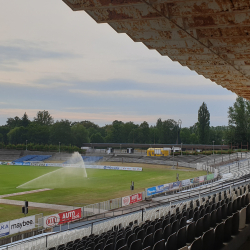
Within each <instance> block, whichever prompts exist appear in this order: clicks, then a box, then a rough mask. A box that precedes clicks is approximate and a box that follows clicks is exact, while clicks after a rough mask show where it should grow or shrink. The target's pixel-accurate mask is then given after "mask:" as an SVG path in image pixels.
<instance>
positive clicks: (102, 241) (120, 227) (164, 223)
mask: <svg viewBox="0 0 250 250" xmlns="http://www.w3.org/2000/svg"><path fill="white" fill-rule="evenodd" d="M249 190H250V185H248V184H247V185H245V186H240V187H236V188H234V189H232V190H229V189H228V190H225V191H221V192H218V193H215V194H213V195H211V196H207V197H202V198H199V199H196V200H191V201H190V200H189V201H185V202H182V203H180V204H175V205H171V206H169V205H168V206H161V207H156V208H153V209H149V210H147V211H146V212H144V216H143V217H144V219H142V216H141V215H142V212H141V211H138V212H135V213H132V214H130V215H127V216H121V217H117V218H114V219H111V220H107V221H105V222H102V223H98V224H96V225H94V226H93V227H86V228H81V229H75V230H71V231H66V232H62V233H58V234H56V235H50V236H49V237H48V238H47V240H46V241H47V244H48V245H47V246H48V249H50V250H83V249H87V250H99V249H100V250H123V249H127V250H163V249H164V250H169V249H170V250H171V249H172V250H177V249H183V250H185V249H189V250H196V249H199V250H200V249H205V250H206V249H215V250H216V249H220V248H221V247H222V246H223V244H224V243H226V242H229V241H230V240H231V238H232V236H233V235H237V234H238V232H239V230H240V229H242V228H244V227H245V224H246V223H249V222H250V204H249V196H250V193H249ZM40 243H41V240H40ZM39 247H40V245H39V244H38V245H37V244H36V245H35V247H33V248H32V249H34V250H35V249H39Z"/></svg>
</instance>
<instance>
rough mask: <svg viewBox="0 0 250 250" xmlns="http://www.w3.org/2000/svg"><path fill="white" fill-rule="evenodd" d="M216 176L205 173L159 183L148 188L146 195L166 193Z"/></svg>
mask: <svg viewBox="0 0 250 250" xmlns="http://www.w3.org/2000/svg"><path fill="white" fill-rule="evenodd" d="M215 176H216V175H215V174H209V175H204V176H200V177H195V178H192V179H187V180H183V181H176V182H173V183H168V184H164V185H159V186H156V187H151V188H147V189H146V195H147V196H151V195H154V194H160V193H164V192H166V191H170V190H176V189H179V188H181V187H187V186H189V185H192V184H196V183H202V182H204V181H207V180H208V181H209V180H212V179H214V178H216V177H215Z"/></svg>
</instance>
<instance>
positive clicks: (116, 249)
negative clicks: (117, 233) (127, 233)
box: [115, 238, 126, 250]
mask: <svg viewBox="0 0 250 250" xmlns="http://www.w3.org/2000/svg"><path fill="white" fill-rule="evenodd" d="M124 245H126V241H125V238H121V239H119V240H118V241H116V244H115V250H118V249H119V248H121V247H122V246H124Z"/></svg>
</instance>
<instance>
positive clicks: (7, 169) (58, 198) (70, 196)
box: [0, 164, 206, 221]
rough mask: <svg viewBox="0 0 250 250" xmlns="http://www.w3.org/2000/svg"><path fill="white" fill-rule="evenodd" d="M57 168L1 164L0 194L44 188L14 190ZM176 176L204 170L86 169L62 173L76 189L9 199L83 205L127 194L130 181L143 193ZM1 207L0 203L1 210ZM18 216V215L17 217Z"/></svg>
mask: <svg viewBox="0 0 250 250" xmlns="http://www.w3.org/2000/svg"><path fill="white" fill-rule="evenodd" d="M57 169H59V168H55V167H35V166H6V165H0V195H3V194H10V193H17V192H23V191H28V190H34V189H39V188H45V187H46V185H47V184H46V182H44V183H42V184H44V185H43V186H41V181H40V183H39V185H38V186H33V187H30V188H28V189H24V188H16V187H18V186H20V185H21V184H24V183H26V182H28V181H31V180H33V179H34V178H37V177H39V176H41V175H44V174H46V173H49V172H53V171H55V170H57ZM176 173H179V175H180V180H183V179H188V178H193V177H197V176H201V175H205V174H206V172H204V171H187V170H170V169H169V168H167V167H166V166H155V165H154V166H153V165H147V164H145V166H144V168H143V171H142V172H132V171H119V170H95V169H87V174H88V178H82V177H81V176H77V175H76V174H75V175H70V174H68V173H65V180H66V181H67V182H68V183H69V184H70V183H71V184H72V183H76V184H77V185H75V186H74V185H73V186H71V185H62V186H60V185H55V186H53V185H52V188H53V187H54V188H53V190H51V191H46V192H40V193H34V194H27V195H21V196H13V197H9V198H8V199H11V200H22V201H24V200H28V201H33V202H42V203H51V204H63V205H71V206H84V205H87V204H93V203H97V202H101V201H105V200H109V199H112V198H118V197H123V196H126V195H130V194H131V191H130V183H131V181H134V182H135V190H134V191H133V193H137V192H141V191H144V190H145V188H147V187H152V186H155V185H160V184H164V183H171V182H173V181H175V178H176ZM47 176H48V179H49V181H48V182H49V183H50V184H53V182H57V181H58V180H57V176H56V175H55V174H54V175H53V178H51V177H49V176H50V175H47ZM65 180H64V181H65ZM48 182H47V183H48ZM35 183H36V182H35ZM64 183H65V182H64ZM1 206H2V205H1V204H0V208H1ZM1 210H3V209H0V217H1ZM5 217H6V216H5ZM19 217H21V216H20V215H19ZM17 218H18V217H17ZM1 221H2V219H1Z"/></svg>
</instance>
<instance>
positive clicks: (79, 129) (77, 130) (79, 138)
mask: <svg viewBox="0 0 250 250" xmlns="http://www.w3.org/2000/svg"><path fill="white" fill-rule="evenodd" d="M71 135H72V139H73V144H74V145H75V146H77V147H81V146H82V144H83V143H88V142H89V135H88V130H87V129H86V128H85V127H84V126H83V125H82V124H80V123H77V124H75V125H73V126H72V127H71Z"/></svg>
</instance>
